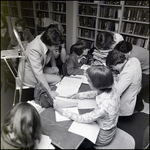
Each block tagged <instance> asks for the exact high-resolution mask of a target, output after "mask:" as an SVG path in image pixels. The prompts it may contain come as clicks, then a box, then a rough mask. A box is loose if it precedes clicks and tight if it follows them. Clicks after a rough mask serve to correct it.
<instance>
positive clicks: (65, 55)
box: [60, 44, 67, 63]
mask: <svg viewBox="0 0 150 150" xmlns="http://www.w3.org/2000/svg"><path fill="white" fill-rule="evenodd" d="M60 58H61V61H62V62H63V63H65V62H66V60H67V53H66V49H65V47H64V44H62V49H61V53H60Z"/></svg>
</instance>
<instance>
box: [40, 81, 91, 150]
mask: <svg viewBox="0 0 150 150" xmlns="http://www.w3.org/2000/svg"><path fill="white" fill-rule="evenodd" d="M89 89H90V87H89V85H87V84H81V87H80V88H79V92H83V91H87V90H89ZM87 111H91V110H86V109H85V110H79V113H85V112H87ZM40 116H41V122H42V132H43V134H46V135H48V136H50V138H51V139H52V143H53V144H54V145H55V146H57V147H58V148H60V149H77V148H78V147H79V146H80V144H81V143H82V142H83V140H84V139H85V137H82V136H80V135H77V134H74V133H72V132H69V131H68V129H69V127H70V126H71V124H72V122H73V121H72V120H69V121H61V122H56V120H55V111H54V109H53V108H52V107H50V108H47V109H45V110H44V111H42V112H41V113H40Z"/></svg>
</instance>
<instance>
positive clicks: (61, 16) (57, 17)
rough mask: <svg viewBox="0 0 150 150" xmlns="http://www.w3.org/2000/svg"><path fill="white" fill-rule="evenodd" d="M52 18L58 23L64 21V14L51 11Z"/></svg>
mask: <svg viewBox="0 0 150 150" xmlns="http://www.w3.org/2000/svg"><path fill="white" fill-rule="evenodd" d="M52 20H54V21H58V22H60V23H66V15H65V14H55V13H52Z"/></svg>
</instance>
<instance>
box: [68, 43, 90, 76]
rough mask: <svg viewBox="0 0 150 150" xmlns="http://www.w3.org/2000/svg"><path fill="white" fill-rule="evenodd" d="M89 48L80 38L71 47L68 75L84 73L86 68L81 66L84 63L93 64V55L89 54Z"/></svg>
mask: <svg viewBox="0 0 150 150" xmlns="http://www.w3.org/2000/svg"><path fill="white" fill-rule="evenodd" d="M88 51H89V48H87V45H86V42H84V41H82V40H78V41H77V42H76V43H75V44H73V45H72V46H71V48H70V52H71V54H70V56H69V58H68V60H67V61H66V66H67V73H68V75H83V74H84V69H81V68H80V67H81V66H82V65H83V64H89V65H90V64H91V62H92V56H89V55H88Z"/></svg>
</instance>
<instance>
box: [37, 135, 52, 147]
mask: <svg viewBox="0 0 150 150" xmlns="http://www.w3.org/2000/svg"><path fill="white" fill-rule="evenodd" d="M37 148H38V149H55V147H54V146H53V145H52V144H51V139H50V137H49V136H47V135H43V134H42V137H41V141H40V142H39V143H37Z"/></svg>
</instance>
